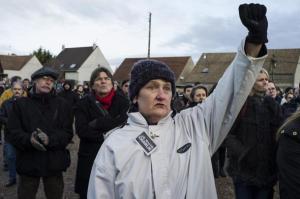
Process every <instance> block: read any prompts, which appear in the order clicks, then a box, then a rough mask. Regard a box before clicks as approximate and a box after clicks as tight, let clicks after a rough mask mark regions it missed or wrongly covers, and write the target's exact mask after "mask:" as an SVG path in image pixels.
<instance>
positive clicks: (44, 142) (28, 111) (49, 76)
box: [7, 67, 73, 199]
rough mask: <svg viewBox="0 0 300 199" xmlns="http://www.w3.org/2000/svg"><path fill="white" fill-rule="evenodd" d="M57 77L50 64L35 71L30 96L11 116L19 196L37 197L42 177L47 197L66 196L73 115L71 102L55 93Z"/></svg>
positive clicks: (19, 102)
mask: <svg viewBox="0 0 300 199" xmlns="http://www.w3.org/2000/svg"><path fill="white" fill-rule="evenodd" d="M57 77H58V73H57V72H56V71H55V70H53V69H52V68H50V67H43V68H41V69H39V70H37V71H35V72H34V73H33V74H32V75H31V79H32V81H33V88H32V90H31V91H30V92H29V93H28V98H21V99H18V100H16V101H15V103H14V104H13V106H12V112H11V114H10V115H9V118H8V124H7V127H8V134H7V135H8V140H9V141H10V143H11V144H13V145H14V146H15V148H16V151H17V158H16V168H17V173H18V174H19V179H18V198H19V199H23V198H24V199H25V198H26V199H28V198H35V195H36V193H37V190H38V187H39V182H40V179H41V178H42V179H43V183H44V191H45V195H46V198H47V199H51V198H53V199H59V198H62V196H63V189H64V181H63V176H62V171H65V170H66V169H67V168H68V166H69V165H70V156H69V152H68V150H67V149H66V146H67V145H68V143H69V142H70V141H71V139H72V136H73V132H72V119H73V117H72V114H71V107H70V106H69V105H68V103H67V102H66V101H64V100H63V99H62V98H60V97H57V96H56V94H55V90H54V88H53V86H54V82H55V80H56V79H57Z"/></svg>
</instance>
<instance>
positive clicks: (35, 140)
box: [30, 131, 47, 151]
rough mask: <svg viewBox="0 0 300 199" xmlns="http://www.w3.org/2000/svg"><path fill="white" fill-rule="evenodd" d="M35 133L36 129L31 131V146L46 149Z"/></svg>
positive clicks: (40, 149)
mask: <svg viewBox="0 0 300 199" xmlns="http://www.w3.org/2000/svg"><path fill="white" fill-rule="evenodd" d="M37 134H38V133H37V132H36V131H34V132H33V133H31V137H30V142H31V144H32V146H33V147H34V148H35V149H37V150H39V151H47V149H46V148H45V147H44V145H43V144H42V143H41V142H40V141H41V140H40V138H39V137H38V135H37Z"/></svg>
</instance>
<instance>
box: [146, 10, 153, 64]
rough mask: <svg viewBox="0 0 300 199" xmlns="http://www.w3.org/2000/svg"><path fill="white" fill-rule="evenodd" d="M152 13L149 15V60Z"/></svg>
mask: <svg viewBox="0 0 300 199" xmlns="http://www.w3.org/2000/svg"><path fill="white" fill-rule="evenodd" d="M151 15H152V14H151V12H150V13H149V36H148V56H147V57H148V59H149V58H150V43H151Z"/></svg>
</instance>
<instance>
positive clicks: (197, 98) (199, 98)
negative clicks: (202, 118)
mask: <svg viewBox="0 0 300 199" xmlns="http://www.w3.org/2000/svg"><path fill="white" fill-rule="evenodd" d="M206 97H207V96H206V92H205V90H204V89H203V88H199V89H197V90H196V91H195V95H194V98H193V102H197V103H202V102H203V101H204V100H205V99H206Z"/></svg>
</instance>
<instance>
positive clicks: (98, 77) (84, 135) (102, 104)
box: [75, 67, 129, 199]
mask: <svg viewBox="0 0 300 199" xmlns="http://www.w3.org/2000/svg"><path fill="white" fill-rule="evenodd" d="M90 87H91V93H90V94H88V95H86V96H85V97H83V98H82V99H80V100H79V102H78V103H77V105H76V107H75V127H76V133H77V135H78V136H79V138H80V145H79V151H78V162H77V172H76V180H75V192H76V193H78V194H79V195H80V199H84V198H87V188H88V183H89V176H90V172H91V169H92V165H93V162H94V159H95V157H96V155H97V153H98V150H99V148H100V146H101V145H102V143H103V141H104V135H105V134H106V133H107V132H108V131H110V130H111V129H114V128H116V127H118V126H120V125H122V124H124V123H125V121H126V120H127V110H128V108H129V101H128V100H127V99H126V98H125V97H124V96H123V95H122V94H120V93H119V92H116V91H115V90H114V89H113V79H112V74H111V73H110V71H109V70H108V69H106V68H104V67H100V68H97V69H95V70H94V71H93V72H92V74H91V78H90Z"/></svg>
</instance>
